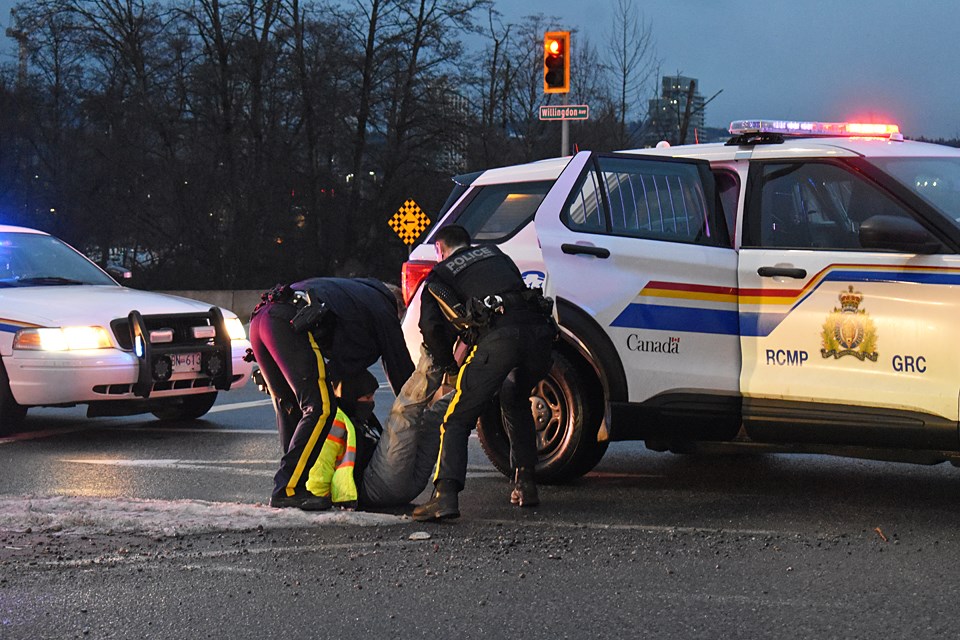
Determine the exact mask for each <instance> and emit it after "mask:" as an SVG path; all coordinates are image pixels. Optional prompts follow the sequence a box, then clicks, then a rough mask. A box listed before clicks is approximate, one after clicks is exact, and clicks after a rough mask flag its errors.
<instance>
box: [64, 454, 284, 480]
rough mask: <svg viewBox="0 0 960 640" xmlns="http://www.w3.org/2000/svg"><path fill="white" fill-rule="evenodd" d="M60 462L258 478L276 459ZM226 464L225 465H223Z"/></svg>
mask: <svg viewBox="0 0 960 640" xmlns="http://www.w3.org/2000/svg"><path fill="white" fill-rule="evenodd" d="M60 462H72V463H73V464H94V465H102V466H112V467H134V468H141V469H143V468H150V469H180V470H188V471H189V470H193V471H204V472H210V471H216V472H220V473H232V474H236V475H241V476H254V477H258V478H268V477H273V475H274V473H275V471H274V468H275V467H276V464H277V461H276V460H123V459H120V460H102V459H92V458H88V459H84V458H63V459H61V460H60ZM267 464H268V465H271V467H270V468H269V469H262V470H260V469H245V468H243V467H240V466H237V465H267ZM224 465H226V466H224Z"/></svg>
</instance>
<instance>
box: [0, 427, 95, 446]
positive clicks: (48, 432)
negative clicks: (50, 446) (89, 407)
mask: <svg viewBox="0 0 960 640" xmlns="http://www.w3.org/2000/svg"><path fill="white" fill-rule="evenodd" d="M99 424H100V425H105V424H106V423H103V422H101V423H99ZM93 426H94V427H96V426H99V425H98V424H97V423H96V422H94V423H93ZM89 428H90V423H89V422H88V423H86V424H83V425H77V426H75V427H64V428H63V429H44V430H43V431H27V432H24V433H18V434H15V435H12V436H7V437H4V438H0V445H2V444H10V443H12V442H20V441H21V440H37V439H39V438H48V437H51V436H59V435H63V434H68V433H76V432H77V431H86V430H87V429H89Z"/></svg>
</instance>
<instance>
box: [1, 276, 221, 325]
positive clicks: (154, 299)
mask: <svg viewBox="0 0 960 640" xmlns="http://www.w3.org/2000/svg"><path fill="white" fill-rule="evenodd" d="M211 306H213V305H211V304H209V303H206V302H199V301H196V300H189V299H187V298H180V297H177V296H171V295H166V294H160V293H151V292H149V291H138V290H136V289H128V288H127V287H121V286H116V287H114V286H91V285H82V286H48V287H23V288H16V287H12V288H8V289H0V318H4V319H8V320H13V321H16V322H22V323H26V324H34V325H39V326H44V327H62V326H85V325H99V326H106V325H109V323H110V321H111V320H115V319H117V318H126V317H127V314H129V313H130V312H131V311H133V310H134V309H136V310H137V311H139V312H140V313H141V314H143V315H152V314H164V315H167V314H174V313H196V312H198V311H199V312H206V311H208V310H209V309H210V307H211ZM223 315H224V316H225V317H233V316H234V315H235V314H233V313H231V312H229V311H226V310H224V314H223Z"/></svg>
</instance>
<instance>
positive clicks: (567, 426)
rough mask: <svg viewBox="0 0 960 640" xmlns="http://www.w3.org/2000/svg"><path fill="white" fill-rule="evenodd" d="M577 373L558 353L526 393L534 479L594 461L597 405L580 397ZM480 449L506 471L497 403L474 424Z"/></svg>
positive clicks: (562, 477)
mask: <svg viewBox="0 0 960 640" xmlns="http://www.w3.org/2000/svg"><path fill="white" fill-rule="evenodd" d="M586 389H587V386H586V384H585V382H584V380H583V377H582V375H581V373H580V372H579V371H578V370H577V369H576V367H574V366H573V364H571V363H570V361H569V360H568V359H567V358H565V357H564V356H562V355H560V354H559V353H556V352H554V354H553V365H552V367H551V368H550V372H549V373H548V374H547V377H546V378H544V379H543V380H541V381H540V382H539V383H538V384H537V386H536V388H535V389H534V390H533V394H532V395H531V396H530V410H531V411H532V412H533V420H534V424H535V425H536V427H537V454H538V458H539V460H538V462H537V470H536V477H537V481H538V482H543V483H556V482H565V481H567V480H572V479H574V478H578V477H580V476H582V475H583V474H585V473H587V472H588V471H590V470H591V469H593V467H595V466H596V464H597V463H598V462H600V458H602V457H603V454H604V453H605V452H606V450H607V443H605V442H602V443H601V442H597V431H598V430H599V427H600V419H601V416H602V408H601V407H599V406H596V405H597V404H598V403H597V402H596V400H593V399H591V398H589V397H586ZM477 435H478V436H479V438H480V445H481V446H482V447H483V451H484V453H486V454H487V457H488V458H490V461H491V462H492V463H493V466H495V467H496V468H497V469H499V470H500V471H501V472H502V473H503V474H504V475H507V476H509V475H510V473H511V469H510V442H509V440H508V439H507V434H506V432H505V431H504V429H503V418H502V416H501V413H500V406H499V403H493V404H491V406H490V408H488V410H487V411H486V412H484V414H483V416H481V418H480V421H479V423H478V424H477Z"/></svg>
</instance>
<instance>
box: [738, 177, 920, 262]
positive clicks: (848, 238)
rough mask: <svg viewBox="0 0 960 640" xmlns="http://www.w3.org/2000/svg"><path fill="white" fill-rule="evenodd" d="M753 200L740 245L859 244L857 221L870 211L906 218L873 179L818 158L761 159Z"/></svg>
mask: <svg viewBox="0 0 960 640" xmlns="http://www.w3.org/2000/svg"><path fill="white" fill-rule="evenodd" d="M754 175H759V179H760V193H759V201H758V199H757V198H756V194H754V198H753V200H752V201H751V206H750V208H749V211H750V213H749V215H750V220H749V227H750V231H749V233H748V236H749V237H748V238H744V240H745V242H744V246H754V247H763V248H777V249H841V250H842V249H850V250H857V249H860V248H861V246H860V237H859V231H860V225H861V224H862V223H863V222H864V221H865V220H867V219H868V218H870V217H872V216H876V215H885V216H895V217H902V218H910V217H912V216H911V214H910V212H909V211H908V210H906V209H904V208H903V207H902V206H901V205H900V204H899V203H898V202H896V201H895V200H893V199H892V198H891V197H890V196H888V195H887V194H885V193H883V192H882V191H881V190H880V189H878V188H877V187H876V186H875V185H874V184H872V183H870V182H868V181H867V180H865V179H864V178H863V177H861V176H859V175H857V174H855V173H853V172H852V171H850V170H848V169H847V168H845V167H842V166H840V165H837V164H832V163H823V162H795V163H767V164H763V165H762V167H761V169H760V171H759V172H758V174H754Z"/></svg>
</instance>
